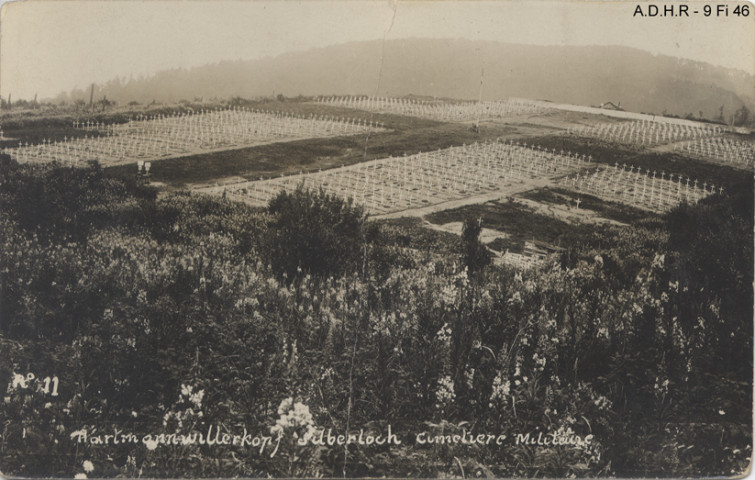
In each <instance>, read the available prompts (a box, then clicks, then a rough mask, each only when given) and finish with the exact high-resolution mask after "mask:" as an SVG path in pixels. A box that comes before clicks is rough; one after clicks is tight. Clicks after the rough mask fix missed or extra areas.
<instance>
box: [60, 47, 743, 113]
mask: <svg viewBox="0 0 755 480" xmlns="http://www.w3.org/2000/svg"><path fill="white" fill-rule="evenodd" d="M381 58H382V72H381ZM483 71H484V79H483V98H484V99H499V98H504V97H509V96H514V97H523V98H534V99H546V100H552V101H555V102H565V103H574V104H581V105H597V104H601V103H604V102H606V101H612V102H614V103H618V102H621V106H622V107H623V108H625V109H627V110H630V111H638V112H652V113H662V112H664V111H666V112H667V113H669V114H673V115H680V116H685V115H687V114H693V115H694V116H695V117H698V116H700V112H702V116H703V117H705V118H708V119H714V118H716V117H718V116H719V111H720V108H721V106H723V108H724V115H725V117H726V119H727V120H728V118H729V116H730V115H732V114H733V113H734V111H735V110H737V109H740V108H741V107H742V106H743V105H746V106H747V108H748V109H750V110H753V107H754V106H755V98H754V97H753V95H752V92H753V91H755V77H753V76H752V75H748V74H746V73H744V72H741V71H736V70H730V69H723V68H719V67H715V66H713V65H710V64H706V63H701V62H694V61H690V60H686V59H680V58H675V57H669V56H660V55H652V54H650V53H648V52H644V51H641V50H637V49H632V48H628V47H618V46H584V47H575V46H532V45H515V44H504V43H498V42H481V41H468V40H454V39H401V40H391V41H388V42H385V44H384V45H383V43H382V42H380V41H370V42H352V43H347V44H342V45H336V46H330V47H325V48H320V49H313V50H310V51H306V52H294V53H288V54H285V55H281V56H278V57H274V58H266V59H261V60H255V61H224V62H219V63H216V64H211V65H205V66H202V67H197V68H192V69H176V70H166V71H162V72H159V73H157V74H156V75H154V76H152V77H146V78H138V79H129V80H126V79H114V80H112V81H110V82H108V83H107V84H106V85H101V86H98V87H97V88H96V90H95V97H96V98H102V97H103V96H106V97H107V98H108V99H110V100H116V101H119V102H128V101H132V100H136V101H139V102H151V101H153V100H156V101H158V102H175V101H180V100H182V99H186V100H191V99H194V98H197V97H204V98H212V97H221V98H225V97H230V96H241V97H257V96H270V95H273V94H276V95H277V94H283V95H285V96H297V95H307V96H309V95H329V94H375V93H377V94H379V95H388V96H402V95H408V94H415V95H428V96H439V97H453V98H467V99H476V98H477V97H478V95H479V92H480V74H481V72H483ZM88 97H89V91H88V89H86V91H85V90H75V91H72V92H69V93H62V94H61V95H60V96H59V97H58V98H57V100H75V99H86V100H88Z"/></svg>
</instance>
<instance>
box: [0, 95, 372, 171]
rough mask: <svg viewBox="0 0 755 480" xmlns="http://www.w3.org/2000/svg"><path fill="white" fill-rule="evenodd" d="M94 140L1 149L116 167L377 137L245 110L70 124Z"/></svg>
mask: <svg viewBox="0 0 755 480" xmlns="http://www.w3.org/2000/svg"><path fill="white" fill-rule="evenodd" d="M74 127H76V128H83V129H85V130H88V131H92V132H94V131H96V132H97V134H98V135H97V136H92V137H84V138H76V139H68V138H64V139H63V141H57V142H48V141H47V140H45V141H43V142H42V143H40V144H37V145H28V144H24V145H22V146H20V147H18V148H13V149H5V150H4V153H7V154H9V155H10V156H11V157H12V158H14V159H15V160H17V161H18V162H19V163H46V162H52V161H57V162H61V163H64V164H70V165H77V164H79V163H80V162H81V163H85V162H86V161H88V160H98V161H99V162H100V163H101V164H102V165H104V166H109V165H117V164H122V163H132V162H137V161H144V160H157V159H160V158H168V157H175V156H181V155H187V154H192V153H197V152H202V151H210V150H222V149H232V148H241V147H245V146H251V145H258V144H261V143H272V142H280V141H290V140H298V139H305V138H320V137H331V136H340V135H354V134H359V133H366V132H378V131H383V130H384V128H383V127H382V125H381V124H378V123H377V122H367V121H365V120H354V119H343V118H335V117H330V116H324V115H319V116H314V115H310V116H308V117H303V116H296V115H291V114H288V113H279V112H265V111H258V110H252V109H247V108H230V109H225V110H215V111H201V112H198V113H189V114H186V113H182V114H174V115H157V116H150V117H141V116H140V117H138V118H137V119H136V120H133V121H129V122H128V123H122V124H111V125H106V124H102V123H93V122H86V123H84V122H75V123H74Z"/></svg>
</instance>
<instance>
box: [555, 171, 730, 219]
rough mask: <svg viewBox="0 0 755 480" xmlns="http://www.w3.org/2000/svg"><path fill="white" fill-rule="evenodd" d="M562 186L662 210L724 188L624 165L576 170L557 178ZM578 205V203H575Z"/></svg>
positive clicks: (695, 201) (600, 196)
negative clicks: (567, 175) (571, 173)
mask: <svg viewBox="0 0 755 480" xmlns="http://www.w3.org/2000/svg"><path fill="white" fill-rule="evenodd" d="M560 184H561V186H564V187H566V188H571V189H573V190H575V191H578V192H584V193H587V194H590V195H593V196H596V197H598V198H601V199H604V200H608V201H615V202H621V203H625V204H628V205H631V206H633V207H636V208H640V209H643V210H650V211H654V212H665V211H668V210H670V209H671V208H673V207H675V206H676V205H678V204H679V203H681V202H683V201H684V202H687V203H690V204H695V203H697V202H698V201H700V200H701V199H703V198H705V197H707V196H708V195H712V194H714V193H723V191H724V188H723V187H716V186H715V185H712V184H708V183H707V182H705V183H703V184H702V185H701V184H700V182H699V181H698V180H691V179H690V178H685V177H683V176H682V175H678V174H666V172H660V173H659V172H657V171H655V170H654V171H652V172H651V171H650V170H649V169H647V170H645V171H643V170H642V169H641V168H636V169H635V167H634V166H630V167H628V168H627V166H626V165H621V166H619V165H618V163H617V164H615V165H614V166H613V167H608V168H596V169H595V170H593V171H592V172H583V173H577V174H576V175H573V176H570V177H566V178H564V179H562V180H561V181H560ZM577 207H578V208H579V203H577Z"/></svg>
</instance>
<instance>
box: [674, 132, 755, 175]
mask: <svg viewBox="0 0 755 480" xmlns="http://www.w3.org/2000/svg"><path fill="white" fill-rule="evenodd" d="M675 150H676V151H678V152H680V153H683V154H684V155H687V156H689V157H693V158H698V159H700V160H705V161H709V162H713V163H719V164H723V165H728V166H731V167H734V168H740V169H744V170H752V168H753V161H754V160H755V146H753V145H752V144H751V143H747V142H740V141H736V140H732V139H730V138H725V137H716V138H698V139H695V140H691V141H688V142H684V143H680V144H678V145H676V148H675Z"/></svg>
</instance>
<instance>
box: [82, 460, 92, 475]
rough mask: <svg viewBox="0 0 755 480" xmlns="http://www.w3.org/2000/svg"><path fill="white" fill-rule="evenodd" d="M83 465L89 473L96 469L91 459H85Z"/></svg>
mask: <svg viewBox="0 0 755 480" xmlns="http://www.w3.org/2000/svg"><path fill="white" fill-rule="evenodd" d="M82 466H83V467H84V471H85V472H87V473H91V472H92V471H94V465H93V464H92V462H90V461H89V460H84V463H83V464H82Z"/></svg>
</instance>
